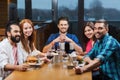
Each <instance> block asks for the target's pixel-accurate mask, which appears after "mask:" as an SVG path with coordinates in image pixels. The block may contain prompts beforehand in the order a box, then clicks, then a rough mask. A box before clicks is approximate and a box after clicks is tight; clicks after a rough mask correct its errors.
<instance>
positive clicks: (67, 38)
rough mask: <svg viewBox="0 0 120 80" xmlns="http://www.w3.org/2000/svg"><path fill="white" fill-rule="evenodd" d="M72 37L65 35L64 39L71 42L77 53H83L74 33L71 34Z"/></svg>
mask: <svg viewBox="0 0 120 80" xmlns="http://www.w3.org/2000/svg"><path fill="white" fill-rule="evenodd" d="M72 37H73V38H72V39H71V38H69V37H67V36H66V38H65V41H66V42H70V43H72V44H73V46H74V49H75V51H77V52H78V53H79V54H83V50H82V48H81V46H80V44H79V41H78V39H77V37H76V36H75V35H72Z"/></svg>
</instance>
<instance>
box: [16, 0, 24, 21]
mask: <svg viewBox="0 0 120 80" xmlns="http://www.w3.org/2000/svg"><path fill="white" fill-rule="evenodd" d="M17 10H18V17H19V19H20V20H21V19H23V18H24V17H25V0H17Z"/></svg>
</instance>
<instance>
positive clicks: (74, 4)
mask: <svg viewBox="0 0 120 80" xmlns="http://www.w3.org/2000/svg"><path fill="white" fill-rule="evenodd" d="M60 16H67V17H68V18H69V19H70V20H78V0H64V1H63V0H58V17H60Z"/></svg>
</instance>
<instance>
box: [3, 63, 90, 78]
mask: <svg viewBox="0 0 120 80" xmlns="http://www.w3.org/2000/svg"><path fill="white" fill-rule="evenodd" d="M5 80H92V73H91V72H86V73H83V74H79V75H77V74H75V72H74V70H73V69H67V68H65V67H63V63H59V64H53V65H50V64H44V65H43V66H41V67H40V68H39V69H35V70H29V71H26V72H20V71H14V72H13V73H12V74H10V75H9V76H8V77H7V78H6V79H5Z"/></svg>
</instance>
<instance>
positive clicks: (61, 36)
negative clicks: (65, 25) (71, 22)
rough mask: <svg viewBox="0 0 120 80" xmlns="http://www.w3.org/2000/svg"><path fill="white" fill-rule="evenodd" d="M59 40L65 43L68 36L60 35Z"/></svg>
mask: <svg viewBox="0 0 120 80" xmlns="http://www.w3.org/2000/svg"><path fill="white" fill-rule="evenodd" d="M59 39H60V42H65V40H66V35H65V34H60V36H59Z"/></svg>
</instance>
